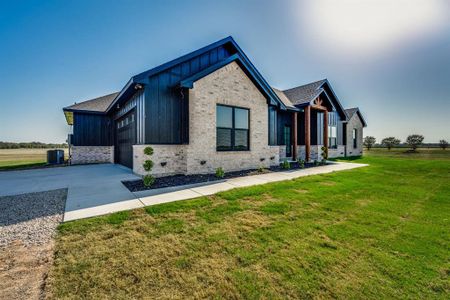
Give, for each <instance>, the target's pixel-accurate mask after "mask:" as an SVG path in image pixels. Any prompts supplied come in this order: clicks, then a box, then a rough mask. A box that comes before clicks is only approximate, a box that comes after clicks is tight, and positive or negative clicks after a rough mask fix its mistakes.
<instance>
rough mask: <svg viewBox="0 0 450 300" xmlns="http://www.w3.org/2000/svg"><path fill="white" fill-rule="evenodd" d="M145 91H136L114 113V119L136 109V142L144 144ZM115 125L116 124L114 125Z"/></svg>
mask: <svg viewBox="0 0 450 300" xmlns="http://www.w3.org/2000/svg"><path fill="white" fill-rule="evenodd" d="M144 103H145V93H144V90H140V91H138V92H136V93H135V94H134V95H133V96H132V97H131V98H130V100H128V101H127V102H125V103H124V104H123V105H122V107H121V108H119V110H117V111H116V113H115V115H114V120H117V119H119V118H120V117H122V116H124V115H125V114H126V113H128V112H129V111H131V110H133V109H136V144H144V141H145V105H144ZM116 126H117V125H116Z"/></svg>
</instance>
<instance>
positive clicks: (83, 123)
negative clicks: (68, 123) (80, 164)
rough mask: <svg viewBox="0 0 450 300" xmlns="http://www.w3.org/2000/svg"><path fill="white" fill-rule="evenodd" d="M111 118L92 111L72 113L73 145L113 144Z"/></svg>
mask: <svg viewBox="0 0 450 300" xmlns="http://www.w3.org/2000/svg"><path fill="white" fill-rule="evenodd" d="M112 123H113V122H112V120H111V118H110V117H109V116H107V115H102V114H92V113H79V112H74V113H73V139H72V144H73V145H74V146H111V145H113V140H114V138H113V133H112V126H113V125H112Z"/></svg>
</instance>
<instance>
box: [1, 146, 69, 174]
mask: <svg viewBox="0 0 450 300" xmlns="http://www.w3.org/2000/svg"><path fill="white" fill-rule="evenodd" d="M47 150H50V149H0V170H8V169H17V168H26V167H34V166H39V165H45V164H46V162H47ZM67 155H68V149H64V158H67Z"/></svg>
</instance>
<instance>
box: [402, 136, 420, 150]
mask: <svg viewBox="0 0 450 300" xmlns="http://www.w3.org/2000/svg"><path fill="white" fill-rule="evenodd" d="M423 139H424V137H423V135H421V134H411V135H409V136H408V137H407V138H406V143H407V144H408V145H409V146H410V147H411V149H412V150H413V151H416V149H417V147H419V146H420V145H421V144H422V142H423Z"/></svg>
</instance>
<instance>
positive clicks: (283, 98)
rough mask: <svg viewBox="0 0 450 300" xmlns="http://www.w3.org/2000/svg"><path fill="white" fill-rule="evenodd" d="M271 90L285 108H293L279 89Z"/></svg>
mask: <svg viewBox="0 0 450 300" xmlns="http://www.w3.org/2000/svg"><path fill="white" fill-rule="evenodd" d="M272 90H273V91H274V92H275V94H277V96H278V98H280V100H281V102H283V104H284V105H286V107H289V108H295V106H294V104H292V102H291V100H289V98H288V97H286V95H285V94H284V93H283V92H282V91H281V90H279V89H276V88H274V87H272Z"/></svg>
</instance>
